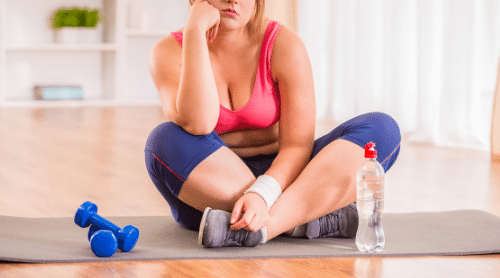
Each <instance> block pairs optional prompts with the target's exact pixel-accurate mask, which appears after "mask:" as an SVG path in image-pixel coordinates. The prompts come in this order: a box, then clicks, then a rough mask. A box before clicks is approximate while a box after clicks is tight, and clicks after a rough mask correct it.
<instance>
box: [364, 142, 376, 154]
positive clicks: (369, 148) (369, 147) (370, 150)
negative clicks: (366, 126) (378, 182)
mask: <svg viewBox="0 0 500 278" xmlns="http://www.w3.org/2000/svg"><path fill="white" fill-rule="evenodd" d="M365 157H366V158H377V151H376V150H375V143H373V142H370V143H368V144H366V145H365Z"/></svg>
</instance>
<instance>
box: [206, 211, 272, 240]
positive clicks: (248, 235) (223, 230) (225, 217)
mask: <svg viewBox="0 0 500 278" xmlns="http://www.w3.org/2000/svg"><path fill="white" fill-rule="evenodd" d="M230 221H231V213H230V212H227V211H223V210H213V209H211V208H206V209H205V212H204V213H203V218H202V219H201V223H200V231H199V234H198V243H199V244H201V245H203V246H205V247H224V246H248V247H252V246H256V245H258V244H259V243H260V242H262V239H263V234H262V231H257V232H251V231H248V230H245V229H240V230H231V229H230V228H229V226H231V223H230Z"/></svg>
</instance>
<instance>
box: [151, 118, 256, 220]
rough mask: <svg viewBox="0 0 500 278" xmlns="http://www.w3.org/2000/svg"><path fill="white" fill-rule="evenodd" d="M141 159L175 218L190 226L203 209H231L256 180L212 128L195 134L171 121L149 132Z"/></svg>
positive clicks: (200, 215) (199, 217)
mask: <svg viewBox="0 0 500 278" xmlns="http://www.w3.org/2000/svg"><path fill="white" fill-rule="evenodd" d="M145 159H146V167H147V170H148V173H149V175H150V177H151V180H152V181H153V183H154V184H155V186H156V188H157V189H158V191H159V192H160V193H161V194H162V196H163V197H164V198H165V200H166V201H167V202H168V204H169V205H170V208H171V211H172V215H173V216H174V218H175V219H176V220H177V222H179V223H180V224H181V225H183V226H185V227H187V228H189V229H194V230H196V229H198V225H199V222H200V220H201V217H202V211H203V209H204V207H206V206H212V207H214V208H219V209H228V208H229V207H230V208H232V204H231V202H233V201H234V202H235V200H237V197H238V196H239V195H241V194H242V192H243V191H244V190H245V188H246V187H248V186H249V185H250V184H251V182H253V180H254V179H255V178H254V176H253V175H252V173H251V171H250V170H249V169H248V167H246V165H245V164H244V162H243V161H242V160H241V159H240V158H239V157H238V156H237V155H236V154H234V153H233V152H232V151H231V150H229V148H227V146H226V145H225V144H224V142H223V141H222V140H221V139H220V137H219V136H218V135H217V134H216V133H215V132H212V133H211V134H208V135H202V136H195V135H192V134H189V133H187V132H186V131H184V129H182V128H181V127H179V126H178V125H176V124H175V123H172V122H166V123H163V124H160V125H159V126H157V127H156V128H155V129H154V130H153V131H152V132H151V134H150V135H149V137H148V140H147V142H146V147H145Z"/></svg>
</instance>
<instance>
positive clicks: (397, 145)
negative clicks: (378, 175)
mask: <svg viewBox="0 0 500 278" xmlns="http://www.w3.org/2000/svg"><path fill="white" fill-rule="evenodd" d="M399 146H401V142H399V144H398V145H397V147H396V148H394V150H393V151H392V153H391V154H390V155H389V156H388V157H387V158H386V159H385V160H384V161H382V163H380V165H382V164H384V163H385V162H386V161H387V159H389V157H391V156H392V155H393V154H394V152H395V151H396V150H397V149H398V148H399Z"/></svg>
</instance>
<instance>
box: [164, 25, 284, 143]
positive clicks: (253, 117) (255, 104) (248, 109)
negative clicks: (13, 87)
mask: <svg viewBox="0 0 500 278" xmlns="http://www.w3.org/2000/svg"><path fill="white" fill-rule="evenodd" d="M280 27H281V24H280V23H279V22H277V21H271V22H270V23H269V25H268V26H267V28H266V32H265V34H264V40H263V41H262V46H261V48H260V58H259V65H258V68H257V76H256V78H255V84H254V88H253V92H252V96H251V97H250V100H249V101H248V103H247V104H246V105H245V106H244V107H242V108H241V109H238V110H235V111H233V110H230V109H228V108H226V107H224V106H222V105H220V112H219V120H218V122H217V125H216V126H215V132H217V133H218V134H221V133H224V132H228V131H232V130H239V129H260V128H266V127H270V126H272V125H274V124H275V123H277V122H278V120H279V118H280V93H279V89H278V84H277V83H275V82H274V80H273V77H272V73H271V54H272V51H273V45H274V39H275V38H276V34H277V33H278V31H279V29H280ZM171 35H172V36H173V37H175V38H176V39H177V41H178V42H179V43H180V45H181V46H182V32H172V33H171Z"/></svg>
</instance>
